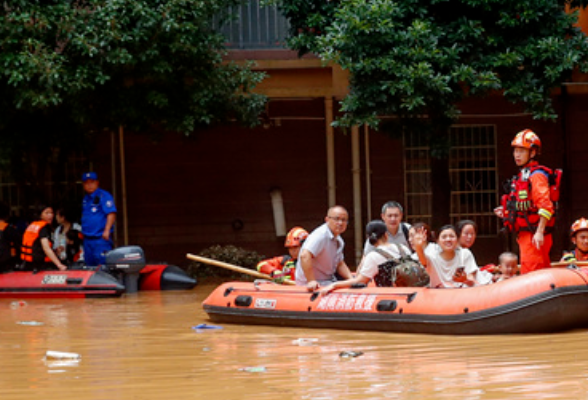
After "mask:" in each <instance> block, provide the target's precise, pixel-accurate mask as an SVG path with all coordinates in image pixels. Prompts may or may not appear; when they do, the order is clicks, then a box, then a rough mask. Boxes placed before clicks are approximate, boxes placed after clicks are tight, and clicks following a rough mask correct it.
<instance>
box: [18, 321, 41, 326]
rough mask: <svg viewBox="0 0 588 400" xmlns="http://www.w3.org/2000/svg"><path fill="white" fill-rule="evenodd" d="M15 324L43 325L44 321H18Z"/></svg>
mask: <svg viewBox="0 0 588 400" xmlns="http://www.w3.org/2000/svg"><path fill="white" fill-rule="evenodd" d="M17 324H18V325H28V326H41V325H45V323H44V322H39V321H18V322H17Z"/></svg>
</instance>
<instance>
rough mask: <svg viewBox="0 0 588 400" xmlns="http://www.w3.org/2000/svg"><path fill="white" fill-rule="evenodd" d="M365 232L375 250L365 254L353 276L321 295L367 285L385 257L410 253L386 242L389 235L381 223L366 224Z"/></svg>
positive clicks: (405, 248) (332, 286) (385, 259)
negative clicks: (357, 285) (358, 285)
mask: <svg viewBox="0 0 588 400" xmlns="http://www.w3.org/2000/svg"><path fill="white" fill-rule="evenodd" d="M365 230H366V235H367V238H368V241H369V243H370V244H371V245H372V246H374V248H375V250H373V251H370V252H369V253H367V254H366V256H365V257H364V259H363V262H362V263H361V264H360V267H359V271H357V273H356V274H355V276H353V277H352V278H350V279H346V280H344V281H338V282H335V283H332V284H330V285H329V286H327V287H325V288H324V289H322V290H321V293H323V294H327V293H329V292H332V291H333V290H335V289H340V288H346V287H351V286H353V285H356V284H367V283H368V282H369V281H371V280H372V279H374V277H376V275H377V274H378V273H379V268H378V266H380V265H382V264H384V263H386V262H387V261H388V257H387V256H386V255H390V256H392V257H394V258H401V256H402V254H407V255H408V254H410V253H411V251H410V249H409V248H408V247H406V246H404V245H398V244H395V243H389V242H388V235H390V232H389V231H388V228H387V227H386V224H385V223H384V222H383V221H381V220H374V221H371V222H370V223H368V224H367V226H366V229H365ZM390 286H391V285H390Z"/></svg>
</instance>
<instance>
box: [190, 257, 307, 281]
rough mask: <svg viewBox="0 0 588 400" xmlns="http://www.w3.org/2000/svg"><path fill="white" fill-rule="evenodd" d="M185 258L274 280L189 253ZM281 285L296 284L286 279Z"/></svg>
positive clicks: (245, 269) (251, 271) (270, 278)
mask: <svg viewBox="0 0 588 400" xmlns="http://www.w3.org/2000/svg"><path fill="white" fill-rule="evenodd" d="M186 258H188V259H190V260H193V261H199V262H201V263H205V264H210V265H214V266H215V267H221V268H226V269H230V270H232V271H235V272H240V273H242V274H246V275H251V276H255V277H256V278H262V279H269V280H272V281H273V280H274V278H272V277H271V276H270V275H268V274H263V273H261V272H257V271H254V270H252V269H249V268H243V267H239V266H237V265H233V264H229V263H226V262H223V261H218V260H213V259H212V258H206V257H201V256H196V255H194V254H190V253H188V254H186ZM282 283H284V284H286V285H296V282H293V281H291V280H288V279H284V280H283V282H282Z"/></svg>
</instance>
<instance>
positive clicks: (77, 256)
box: [65, 229, 84, 266]
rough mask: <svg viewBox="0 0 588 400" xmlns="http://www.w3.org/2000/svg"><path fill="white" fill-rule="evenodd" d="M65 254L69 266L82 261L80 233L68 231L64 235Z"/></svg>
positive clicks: (73, 230) (82, 249)
mask: <svg viewBox="0 0 588 400" xmlns="http://www.w3.org/2000/svg"><path fill="white" fill-rule="evenodd" d="M65 254H66V258H65V260H66V262H67V265H69V266H71V265H74V264H76V263H82V262H83V261H84V247H83V240H82V233H81V232H80V231H78V230H77V229H70V230H68V231H67V233H66V234H65Z"/></svg>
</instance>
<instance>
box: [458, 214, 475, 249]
mask: <svg viewBox="0 0 588 400" xmlns="http://www.w3.org/2000/svg"><path fill="white" fill-rule="evenodd" d="M455 228H456V229H457V237H458V238H459V246H460V247H463V248H464V249H469V248H471V247H472V246H473V245H474V243H476V237H477V236H478V224H476V222H475V221H472V220H471V219H462V220H461V221H459V222H458V223H457V224H456V225H455Z"/></svg>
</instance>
